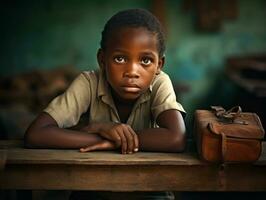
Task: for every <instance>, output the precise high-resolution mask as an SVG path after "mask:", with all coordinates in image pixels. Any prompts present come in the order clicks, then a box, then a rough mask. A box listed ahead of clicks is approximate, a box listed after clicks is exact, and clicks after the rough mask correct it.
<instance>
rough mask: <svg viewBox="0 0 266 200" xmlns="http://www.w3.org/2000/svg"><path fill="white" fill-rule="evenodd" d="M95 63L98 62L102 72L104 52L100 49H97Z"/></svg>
mask: <svg viewBox="0 0 266 200" xmlns="http://www.w3.org/2000/svg"><path fill="white" fill-rule="evenodd" d="M97 61H98V65H99V66H100V68H101V69H102V70H104V66H105V62H104V52H103V50H102V49H98V52H97Z"/></svg>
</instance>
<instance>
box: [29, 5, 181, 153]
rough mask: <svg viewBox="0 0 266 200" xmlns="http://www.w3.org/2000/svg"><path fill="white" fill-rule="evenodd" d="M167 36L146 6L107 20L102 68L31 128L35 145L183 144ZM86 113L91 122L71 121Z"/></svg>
mask: <svg viewBox="0 0 266 200" xmlns="http://www.w3.org/2000/svg"><path fill="white" fill-rule="evenodd" d="M164 51H165V41H164V35H163V31H162V28H161V25H160V23H159V21H158V20H157V19H156V18H155V17H154V16H153V15H152V14H151V13H149V12H148V11H145V10H142V9H130V10H125V11H121V12H118V13H117V14H116V15H114V16H113V17H111V18H110V19H109V21H108V22H107V23H106V25H105V27H104V30H103V32H102V39H101V47H100V49H99V50H98V54H97V58H98V63H99V66H100V70H99V71H90V72H83V73H81V74H80V75H79V76H78V77H77V78H76V79H75V80H74V81H73V83H72V84H71V85H70V87H69V88H68V89H67V91H66V92H65V93H64V94H62V95H60V96H58V97H57V98H55V99H54V100H53V101H52V102H51V103H50V104H49V106H48V107H47V108H46V109H45V110H44V112H43V113H41V114H40V115H39V116H38V117H37V119H36V120H35V121H34V122H33V123H32V124H31V125H30V127H29V128H28V130H27V132H26V134H25V144H26V146H27V147H32V148H42V147H45V148H74V149H75V148H77V149H80V151H81V152H87V151H93V150H112V149H120V150H121V153H123V154H131V153H135V152H137V151H160V152H180V151H183V149H184V146H185V125H184V121H183V118H182V115H181V113H184V110H183V107H182V106H181V104H179V103H178V102H176V96H175V93H174V90H173V86H172V83H171V81H170V79H169V77H168V75H166V74H165V73H164V72H162V71H161V70H162V67H163V65H164V61H165V58H164ZM85 112H87V113H88V118H89V122H88V124H87V125H86V126H85V127H83V128H82V129H80V130H73V129H67V128H68V127H72V126H74V125H76V124H77V123H78V121H79V119H80V116H81V115H82V114H83V113H85Z"/></svg>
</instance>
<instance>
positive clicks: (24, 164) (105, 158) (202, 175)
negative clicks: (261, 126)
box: [0, 140, 266, 191]
mask: <svg viewBox="0 0 266 200" xmlns="http://www.w3.org/2000/svg"><path fill="white" fill-rule="evenodd" d="M264 147H265V145H264ZM264 149H265V148H264ZM0 159H1V160H2V169H1V167H0V189H32V190H35V189H37V190H48V189H49V190H103V191H107V190H108V191H165V190H171V191H263V190H266V152H263V155H262V156H261V158H260V160H259V161H257V162H256V163H255V164H253V165H251V164H241V165H240V164H231V165H228V166H226V168H225V170H224V173H221V170H220V166H219V165H215V164H208V163H205V162H202V161H200V160H199V159H198V158H197V155H196V154H193V153H179V154H178V153H144V152H139V153H136V154H133V155H121V154H119V153H117V152H91V153H79V152H78V151H77V150H48V149H24V148H23V146H22V142H21V141H7V140H6V141H4V140H2V141H0ZM4 160H5V161H4ZM0 163H1V161H0ZM3 163H5V166H4V167H3Z"/></svg>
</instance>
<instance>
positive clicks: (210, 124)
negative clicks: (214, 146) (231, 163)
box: [207, 123, 227, 163]
mask: <svg viewBox="0 0 266 200" xmlns="http://www.w3.org/2000/svg"><path fill="white" fill-rule="evenodd" d="M207 127H208V129H209V130H210V131H211V132H212V133H214V134H217V135H219V136H220V137H221V139H222V141H221V143H222V163H225V155H226V151H227V148H226V147H227V145H226V143H227V137H226V135H225V134H224V132H217V131H214V130H213V129H214V128H213V124H212V123H208V125H207Z"/></svg>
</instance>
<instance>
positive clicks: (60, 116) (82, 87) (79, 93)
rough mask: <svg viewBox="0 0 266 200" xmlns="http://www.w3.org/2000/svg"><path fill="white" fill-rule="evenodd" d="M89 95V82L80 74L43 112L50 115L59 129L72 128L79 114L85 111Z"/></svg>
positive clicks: (88, 102)
mask: <svg viewBox="0 0 266 200" xmlns="http://www.w3.org/2000/svg"><path fill="white" fill-rule="evenodd" d="M90 94H91V87H90V82H89V81H88V79H87V78H86V77H85V75H84V74H80V75H79V76H78V77H77V78H76V79H75V80H74V81H73V82H72V83H71V85H70V86H69V87H68V89H67V90H66V91H65V92H64V93H63V94H61V95H60V96H58V97H56V98H55V99H54V100H52V102H51V103H50V104H49V105H48V107H47V108H46V109H44V112H46V113H48V114H49V115H51V116H52V117H53V118H54V120H55V121H56V122H57V124H58V126H59V127H60V128H67V127H71V126H74V125H76V124H77V123H78V121H79V118H80V116H81V114H82V113H84V112H86V111H87V109H88V107H89V105H90V102H91V100H90V99H91V98H90V96H91V95H90Z"/></svg>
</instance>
